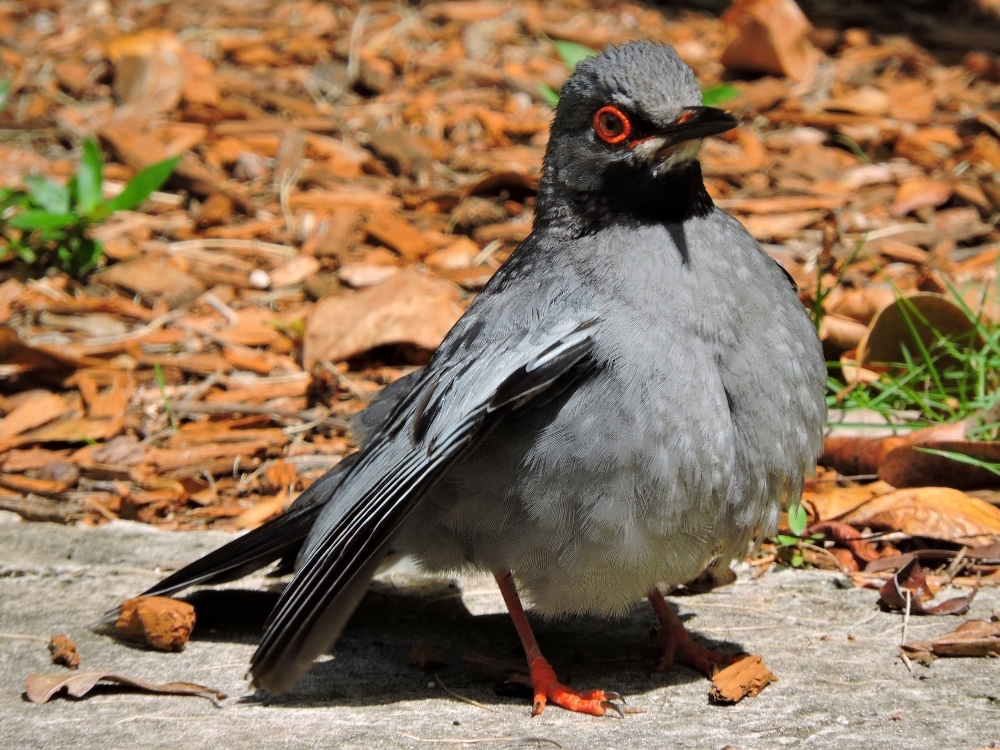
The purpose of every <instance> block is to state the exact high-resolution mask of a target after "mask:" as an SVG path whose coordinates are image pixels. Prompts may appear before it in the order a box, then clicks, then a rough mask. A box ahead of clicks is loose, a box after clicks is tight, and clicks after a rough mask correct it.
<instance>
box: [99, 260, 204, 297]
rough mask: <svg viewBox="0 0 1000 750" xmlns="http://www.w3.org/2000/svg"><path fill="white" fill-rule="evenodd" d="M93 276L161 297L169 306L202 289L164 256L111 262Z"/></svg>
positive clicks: (134, 291) (145, 295) (146, 294)
mask: <svg viewBox="0 0 1000 750" xmlns="http://www.w3.org/2000/svg"><path fill="white" fill-rule="evenodd" d="M95 278H99V279H100V281H102V282H104V283H105V284H112V285H115V286H120V287H122V288H124V289H128V290H129V291H130V292H133V293H135V294H140V295H142V296H144V297H146V298H148V299H150V300H155V299H163V300H164V301H165V302H166V303H167V304H168V305H170V306H171V307H176V306H178V305H181V304H183V303H184V302H189V301H190V300H192V299H194V298H195V297H197V296H198V295H199V294H201V293H202V292H204V291H205V287H204V285H203V284H202V283H201V282H199V281H198V280H197V279H195V278H194V277H192V276H190V275H189V274H187V273H185V272H184V271H181V270H180V269H179V268H177V267H175V266H173V265H171V264H170V263H169V262H167V260H166V259H164V258H153V257H142V258H137V259H136V260H128V261H125V262H124V263H115V264H114V265H113V266H111V267H110V268H108V269H107V270H105V271H103V272H101V273H100V274H95Z"/></svg>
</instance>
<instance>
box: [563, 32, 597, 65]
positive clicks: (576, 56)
mask: <svg viewBox="0 0 1000 750" xmlns="http://www.w3.org/2000/svg"><path fill="white" fill-rule="evenodd" d="M552 46H553V47H555V48H556V52H557V53H559V57H561V58H562V61H563V62H564V63H566V67H568V68H569V69H570V70H574V69H575V68H576V66H577V65H579V64H580V61H581V60H586V59H587V58H588V57H593V56H594V55H596V54H597V50H596V49H591V48H590V47H584V46H583V45H582V44H577V43H576V42H567V41H565V40H563V39H553V40H552Z"/></svg>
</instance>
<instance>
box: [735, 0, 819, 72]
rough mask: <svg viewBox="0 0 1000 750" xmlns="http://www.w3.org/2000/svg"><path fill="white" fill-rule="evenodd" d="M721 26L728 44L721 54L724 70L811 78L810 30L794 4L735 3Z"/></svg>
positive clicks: (773, 0) (814, 58)
mask: <svg viewBox="0 0 1000 750" xmlns="http://www.w3.org/2000/svg"><path fill="white" fill-rule="evenodd" d="M722 23H723V24H724V30H725V33H726V36H727V37H728V40H729V41H728V43H727V45H726V49H725V50H724V51H723V53H722V60H721V62H722V64H723V65H724V66H725V67H727V68H732V69H739V70H753V71H757V72H760V73H774V74H776V75H785V76H788V77H789V78H794V79H796V80H798V81H805V80H808V79H810V78H812V76H813V71H814V69H815V67H816V63H817V62H818V60H819V51H818V50H817V49H816V48H815V47H814V46H813V45H812V42H810V41H809V31H810V30H811V29H812V26H811V24H810V23H809V20H808V19H807V18H806V17H805V15H804V14H803V13H802V11H801V10H800V9H799V6H798V5H796V4H795V2H794V0H736V2H734V3H733V5H732V6H731V7H730V8H729V10H727V11H726V12H725V13H723V15H722Z"/></svg>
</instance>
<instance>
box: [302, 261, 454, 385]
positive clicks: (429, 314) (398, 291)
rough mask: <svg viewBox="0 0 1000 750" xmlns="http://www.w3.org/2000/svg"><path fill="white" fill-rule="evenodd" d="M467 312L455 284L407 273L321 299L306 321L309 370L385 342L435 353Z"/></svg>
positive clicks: (419, 274) (347, 357) (304, 357)
mask: <svg viewBox="0 0 1000 750" xmlns="http://www.w3.org/2000/svg"><path fill="white" fill-rule="evenodd" d="M462 312H463V310H462V307H461V306H460V305H459V304H458V293H457V292H456V290H455V287H454V286H453V285H452V284H450V283H448V282H447V281H443V280H441V279H435V278H433V277H431V276H427V275H425V274H421V273H418V272H416V271H403V272H401V273H399V274H398V275H396V276H395V277H393V278H391V279H389V280H388V281H386V282H385V283H383V284H379V285H378V286H375V287H371V288H370V289H366V290H364V291H363V292H358V293H357V294H350V295H349V294H343V295H338V296H336V297H327V298H325V299H323V300H320V301H319V302H318V303H317V304H316V307H315V308H314V309H313V311H312V314H311V315H310V316H309V319H308V320H307V321H306V332H305V337H304V340H303V354H302V359H303V363H304V365H305V367H306V369H307V370H308V369H312V367H313V365H315V364H316V363H317V362H320V361H329V362H340V361H343V360H345V359H349V358H350V357H353V356H355V355H358V354H361V353H362V352H366V351H368V350H370V349H372V348H374V347H376V346H383V345H385V344H400V343H406V344H413V345H415V346H418V347H420V348H422V349H436V348H437V346H438V345H439V344H440V343H441V341H442V340H443V339H444V336H445V334H446V333H448V331H449V330H450V329H451V327H452V326H453V325H454V324H455V321H457V320H458V319H459V318H460V317H461V316H462Z"/></svg>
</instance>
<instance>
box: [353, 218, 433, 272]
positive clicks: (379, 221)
mask: <svg viewBox="0 0 1000 750" xmlns="http://www.w3.org/2000/svg"><path fill="white" fill-rule="evenodd" d="M365 231H366V232H367V233H368V234H369V235H371V236H372V237H374V238H375V239H376V240H378V241H379V242H381V243H382V244H384V245H385V246H386V247H389V248H392V249H393V250H395V251H396V252H397V253H399V254H400V255H401V256H402V257H403V259H405V260H408V261H415V260H420V259H421V258H423V257H424V256H425V255H427V254H428V253H431V252H433V251H434V246H433V245H432V244H431V243H430V242H428V241H427V240H426V239H425V238H424V236H423V235H422V234H421V233H420V231H419V230H418V229H417V228H416V227H415V226H413V225H412V224H411V223H410V222H408V221H406V220H405V219H402V218H400V217H399V216H398V215H396V214H395V213H390V212H380V213H377V214H375V215H374V216H372V220H371V221H370V222H369V223H368V224H367V225H365Z"/></svg>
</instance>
